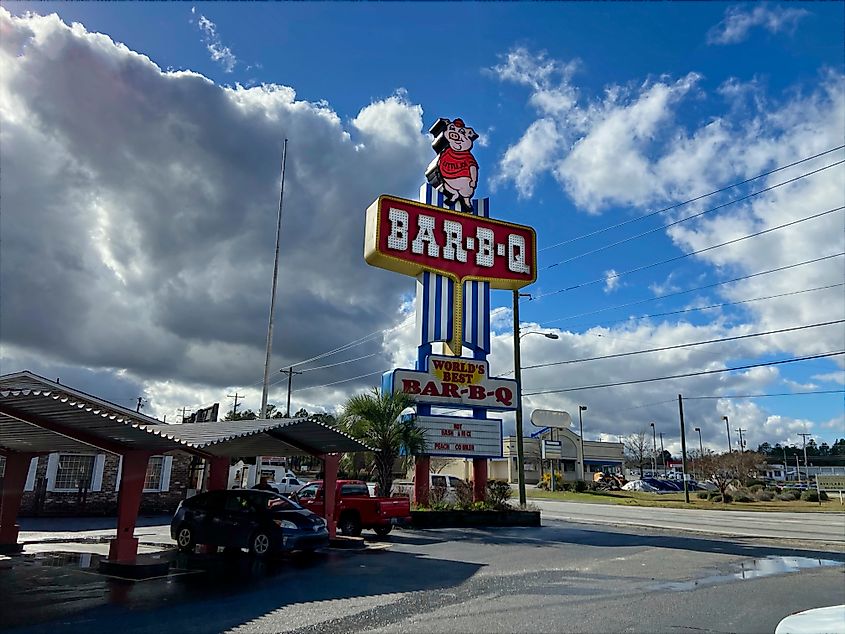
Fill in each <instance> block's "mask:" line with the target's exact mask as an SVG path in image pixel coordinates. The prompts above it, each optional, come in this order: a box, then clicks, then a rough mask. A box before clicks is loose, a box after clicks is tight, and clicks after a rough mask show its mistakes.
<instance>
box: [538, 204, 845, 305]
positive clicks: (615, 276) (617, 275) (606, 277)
mask: <svg viewBox="0 0 845 634" xmlns="http://www.w3.org/2000/svg"><path fill="white" fill-rule="evenodd" d="M843 209H845V207H834V208H833V209H828V210H827V211H822V212H819V213H817V214H813V215H811V216H805V217H804V218H799V219H798V220H793V221H791V222H786V223H784V224H782V225H777V226H775V227H769V228H768V229H763V230H762V231H755V232H754V233H750V234H748V235H745V236H741V237H739V238H734V239H733V240H728V241H727V242H722V243H720V244H714V245H711V246H709V247H704V248H703V249H696V250H695V251H690V252H688V253H682V254H681V255H676V256H675V257H672V258H669V259H667V260H660V261H658V262H652V263H651V264H644V265H642V266H638V267H636V268H633V269H628V270H627V271H622V272H621V273H614V274H613V275H604V276H602V277H599V278H596V279H594V280H589V281H586V282H581V283H579V284H574V285H573V286H568V287H566V288H563V289H559V290H557V291H552V292H550V293H543V294H541V295H537V296H536V297H532V300H537V299H542V298H543V297H548V296H549V295H555V294H558V293H563V292H566V291H571V290H574V289H576V288H583V287H585V286H590V285H592V284H598V283H599V282H606V281H607V280H610V279H618V278H620V277H624V276H625V275H630V274H631V273H638V272H640V271H645V270H647V269H651V268H654V267H656V266H661V265H663V264H669V263H670V262H677V261H678V260H683V259H684V258H688V257H690V256H693V255H698V254H699V253H704V252H706V251H712V250H713V249H718V248H720V247H724V246H728V245H729V244H736V243H737V242H742V241H743V240H748V239H749V238H756V237H757V236H761V235H763V234H766V233H771V232H772V231H777V230H778V229H785V228H786V227H791V226H793V225H797V224H799V223H801V222H806V221H808V220H814V219H815V218H820V217H822V216H826V215H827V214H832V213H834V212H836V211H841V210H843Z"/></svg>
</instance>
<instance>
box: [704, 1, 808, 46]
mask: <svg viewBox="0 0 845 634" xmlns="http://www.w3.org/2000/svg"><path fill="white" fill-rule="evenodd" d="M808 15H810V12H809V11H807V10H806V9H793V8H785V7H779V6H773V7H769V6H767V5H765V4H745V5H738V6H733V7H728V8H727V9H726V10H725V18H724V19H723V20H722V21H721V22H719V24H717V25H716V26H714V27H713V28H712V29H710V31H709V32H708V33H707V43H708V44H737V43H739V42H742V41H743V40H745V39H746V38H747V37H748V34H749V32H750V31H751V30H752V29H753V28H755V27H762V28H763V29H765V30H767V31H768V32H769V33H780V32H782V31H783V32H786V33H792V32H794V31H795V28H796V27H797V26H798V21H799V20H801V19H802V18H804V17H806V16H808Z"/></svg>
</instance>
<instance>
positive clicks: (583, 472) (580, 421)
mask: <svg viewBox="0 0 845 634" xmlns="http://www.w3.org/2000/svg"><path fill="white" fill-rule="evenodd" d="M585 411H587V406H586V405H579V406H578V431H579V433H580V434H581V435H580V442H579V444H580V445H581V479H582V480H586V479H587V474H586V468H585V465H584V419H583V417H582V416H581V412H585ZM805 462H806V461H805Z"/></svg>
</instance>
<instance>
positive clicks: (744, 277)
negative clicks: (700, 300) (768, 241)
mask: <svg viewBox="0 0 845 634" xmlns="http://www.w3.org/2000/svg"><path fill="white" fill-rule="evenodd" d="M843 255H845V251H842V252H840V253H833V254H831V255H823V256H822V257H819V258H813V259H812V260H804V261H803V262H796V263H795V264H787V265H785V266H779V267H777V268H774V269H768V270H766V271H758V272H757V273H750V274H748V275H741V276H740V277H735V278H733V279H730V280H724V281H722V282H713V283H712V284H705V285H704V286H696V287H695V288H689V289H687V290H685V291H674V292H672V293H664V294H663V295H657V296H655V297H648V298H646V299H640V300H637V301H635V302H628V303H627V304H617V305H616V306H608V307H607V308H599V309H598V310H592V311H589V312H586V313H578V314H577V315H570V316H568V317H559V318H557V319H552V320H549V321H546V322H545V323H547V324H550V323H553V322H556V321H564V320H568V319H575V318H576V317H587V316H589V315H596V314H598V313H603V312H607V311H609V310H616V309H618V308H629V307H630V306H638V305H639V304H646V303H648V302H656V301H658V300H661V299H667V298H669V297H677V296H679V295H687V294H688V293H694V292H695V291H703V290H706V289H708V288H715V287H716V286H724V285H725V284H731V283H733V282H741V281H742V280H748V279H751V278H753V277H759V276H760V275H768V274H769V273H779V272H781V271H786V270H788V269H794V268H797V267H799V266H805V265H807V264H815V263H816V262H823V261H825V260H830V259H831V258H839V257H842V256H843ZM559 292H562V290H560V291H554V292H552V293H547V295H553V294H554V293H559ZM545 296H546V295H542V297H545ZM538 297H540V296H538Z"/></svg>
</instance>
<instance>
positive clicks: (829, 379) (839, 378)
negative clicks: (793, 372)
mask: <svg viewBox="0 0 845 634" xmlns="http://www.w3.org/2000/svg"><path fill="white" fill-rule="evenodd" d="M813 378H814V379H815V380H816V381H822V382H823V383H839V384H840V385H845V370H843V371H841V372H826V373H824V374H814V375H813Z"/></svg>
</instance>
